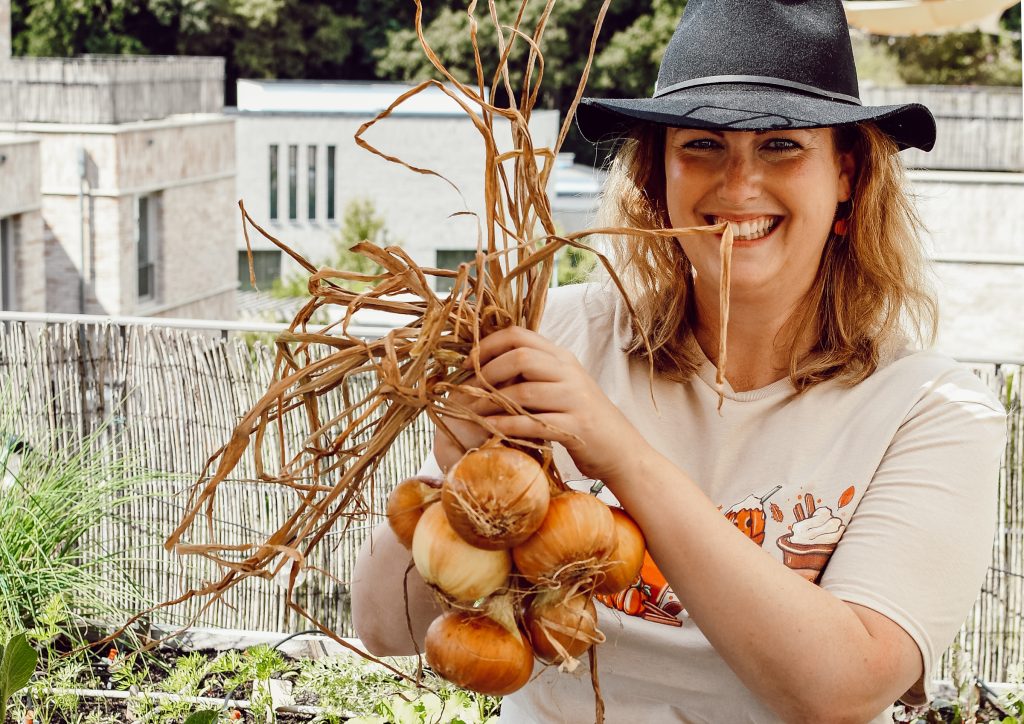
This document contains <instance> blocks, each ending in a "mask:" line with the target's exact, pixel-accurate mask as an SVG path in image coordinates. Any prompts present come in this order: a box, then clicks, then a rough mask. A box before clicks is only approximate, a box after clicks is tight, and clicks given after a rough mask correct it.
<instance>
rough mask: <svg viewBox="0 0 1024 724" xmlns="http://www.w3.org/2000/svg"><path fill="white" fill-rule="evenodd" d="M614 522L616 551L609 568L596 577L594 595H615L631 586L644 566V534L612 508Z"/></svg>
mask: <svg viewBox="0 0 1024 724" xmlns="http://www.w3.org/2000/svg"><path fill="white" fill-rule="evenodd" d="M609 510H611V512H612V519H613V521H614V522H615V547H614V548H613V549H612V553H611V555H610V556H608V565H607V567H605V568H604V570H603V571H602V572H601V574H602V575H600V576H598V577H597V584H596V585H595V587H594V593H603V594H608V595H612V594H615V593H618V592H619V591H621V590H623V589H625V588H626V587H628V586H630V585H632V583H633V582H634V581H636V579H637V576H639V575H640V568H641V566H643V564H644V551H645V550H646V549H647V542H646V541H645V540H644V534H643V531H641V530H640V526H638V525H637V524H636V521H634V520H633V519H632V518H630V517H629V513H627V512H626V511H624V510H623V509H622V508H609Z"/></svg>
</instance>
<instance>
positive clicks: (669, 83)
mask: <svg viewBox="0 0 1024 724" xmlns="http://www.w3.org/2000/svg"><path fill="white" fill-rule="evenodd" d="M859 94H860V91H859V89H858V85H857V69H856V67H855V66H854V62H853V48H852V46H851V44H850V32H849V28H848V26H847V24H846V15H845V13H844V11H843V6H842V3H841V2H840V0H689V2H688V3H687V4H686V10H685V11H684V12H683V17H682V19H681V20H680V21H679V25H678V27H677V28H676V31H675V33H674V34H673V36H672V40H671V41H670V42H669V44H668V47H667V48H666V49H665V57H664V59H663V60H662V62H661V69H660V70H659V71H658V82H657V85H656V86H655V90H654V95H653V96H652V97H651V98H584V99H583V101H582V104H581V105H580V107H579V109H578V113H577V123H578V124H579V127H580V130H581V131H582V132H583V135H584V136H585V137H586V138H588V139H589V140H591V141H595V142H596V141H600V140H601V139H603V138H606V137H608V136H618V135H621V134H623V133H625V132H626V131H628V129H629V128H630V127H631V126H633V125H635V124H636V123H637V122H646V123H655V124H659V125H665V126H677V127H686V128H711V129H716V130H730V131H764V130H771V129H780V128H821V127H824V126H841V125H846V124H851V123H861V122H864V121H872V122H874V123H875V124H876V125H877V126H878V127H879V128H880V129H881V130H882V131H883V132H884V133H886V134H888V135H889V137H891V138H892V139H893V140H894V141H895V142H896V144H897V145H898V146H899V147H900V148H901V149H903V148H909V147H911V146H913V147H915V148H920V149H922V150H924V151H930V150H931V148H932V146H933V145H935V119H934V118H933V117H932V114H931V112H930V111H929V110H928V109H927V108H925V107H924V106H923V105H920V104H918V103H910V104H907V105H895V106H873V107H872V106H865V105H863V104H861V102H860V95H859Z"/></svg>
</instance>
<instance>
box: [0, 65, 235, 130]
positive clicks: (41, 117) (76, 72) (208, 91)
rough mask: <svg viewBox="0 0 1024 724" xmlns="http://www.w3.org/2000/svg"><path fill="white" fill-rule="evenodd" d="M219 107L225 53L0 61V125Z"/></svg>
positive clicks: (148, 116)
mask: <svg viewBox="0 0 1024 724" xmlns="http://www.w3.org/2000/svg"><path fill="white" fill-rule="evenodd" d="M223 108H224V59H223V58H205V57H184V56H182V57H175V56H144V55H139V56H120V55H108V56H103V55H96V56H82V57H77V58H29V57H18V58H12V59H11V60H10V62H7V63H0V123H89V124H92V123H103V124H106V123H128V122H131V121H145V120H153V119H158V118H166V117H167V116H170V115H174V114H179V113H219V112H220V111H221V110H223Z"/></svg>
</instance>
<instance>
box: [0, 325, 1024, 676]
mask: <svg viewBox="0 0 1024 724" xmlns="http://www.w3.org/2000/svg"><path fill="white" fill-rule="evenodd" d="M15 317H16V315H11V314H5V315H3V317H2V318H0V325H2V326H0V385H7V386H8V387H9V389H10V390H13V391H15V392H16V393H17V394H19V395H20V397H19V398H18V401H17V404H16V405H15V407H16V410H15V411H14V414H15V415H16V419H17V420H18V425H19V430H20V433H21V435H22V437H23V438H24V439H25V440H27V441H28V442H29V444H39V445H46V444H56V445H58V447H74V446H76V445H78V444H79V441H81V440H82V439H84V437H85V436H86V435H88V434H89V433H91V432H94V431H96V430H101V431H102V435H101V437H100V442H99V444H98V446H97V449H96V452H97V454H98V455H104V456H110V459H114V457H115V456H116V457H123V456H132V458H133V460H134V463H135V464H136V465H138V466H139V468H140V469H143V470H148V471H156V472H155V474H154V475H153V477H152V479H151V480H150V481H149V482H148V483H147V486H148V487H147V488H146V490H145V491H144V493H145V495H144V496H143V497H142V498H141V499H139V500H136V501H134V502H132V503H131V506H132V507H131V509H130V514H129V515H128V516H127V518H126V519H123V520H106V521H103V522H102V524H100V525H99V526H98V528H97V536H98V537H99V539H100V541H101V542H102V543H103V544H104V545H105V546H108V547H109V548H111V549H117V550H120V551H122V552H123V555H122V557H121V560H120V563H119V564H118V565H119V566H121V567H122V568H123V569H125V570H128V571H130V573H131V575H132V576H133V577H134V579H135V581H136V583H137V584H138V595H137V597H136V598H133V599H131V600H119V601H117V603H119V604H121V605H124V606H127V607H130V608H132V609H134V610H139V609H141V608H143V607H145V605H146V604H147V603H148V602H149V601H150V600H153V601H158V600H159V601H162V600H168V599H171V598H174V597H176V596H177V595H178V594H180V593H181V592H182V591H183V590H185V588H186V587H188V586H190V585H195V584H197V583H200V582H202V581H206V580H214V579H216V578H219V575H217V574H218V571H216V570H213V568H212V566H210V565H202V564H199V563H187V562H185V563H183V562H182V561H181V560H180V559H178V558H177V557H176V556H172V555H171V554H169V553H167V552H165V551H164V550H163V548H162V545H161V544H162V542H163V540H164V539H165V537H166V535H167V533H168V532H169V531H170V530H171V529H172V528H173V527H174V526H175V525H176V524H177V522H178V521H179V520H180V518H181V514H182V512H183V510H184V509H185V505H186V503H187V499H188V495H189V491H190V488H191V486H192V483H193V482H194V481H195V477H196V475H197V473H198V471H199V470H200V469H201V468H202V467H203V465H204V464H205V462H206V460H207V459H208V457H209V456H210V454H211V453H213V452H214V451H215V450H217V449H218V448H219V447H220V446H221V445H222V444H223V443H224V442H225V441H226V440H227V439H228V438H229V436H230V433H231V431H232V430H233V429H234V426H235V423H236V421H237V420H238V418H239V416H240V415H242V414H243V413H244V412H245V411H246V410H248V409H249V407H250V406H251V405H252V404H253V403H254V402H255V401H256V399H257V398H258V396H259V395H260V393H261V392H262V391H263V390H265V389H266V386H267V384H268V382H269V381H270V378H271V373H272V369H273V350H272V349H270V348H268V347H267V346H266V345H264V344H261V343H260V342H258V341H257V342H254V340H253V338H252V335H248V336H245V335H241V336H239V335H230V334H228V333H226V332H223V333H221V332H216V331H215V332H212V333H210V332H206V333H203V332H197V331H196V330H188V329H175V328H167V327H160V326H155V325H148V324H138V323H115V322H111V321H107V322H102V323H99V322H96V323H40V322H28V321H19V320H17V319H16V318H15ZM973 367H974V368H975V369H976V371H977V373H978V374H979V375H980V376H981V377H982V378H983V379H985V380H986V381H987V382H988V383H989V384H990V385H991V387H992V389H993V390H994V391H996V392H997V393H998V394H999V395H1000V398H1001V399H1002V400H1003V401H1004V403H1005V404H1006V406H1007V408H1008V409H1009V410H1010V413H1011V414H1010V416H1009V421H1008V425H1009V432H1010V434H1009V442H1008V445H1007V448H1006V453H1005V457H1004V461H1003V465H1002V469H1001V472H1000V479H999V501H1000V502H999V506H1000V507H999V532H998V534H997V536H996V538H995V541H994V544H993V549H992V564H991V567H990V569H989V571H988V575H987V577H986V580H985V585H984V588H983V590H982V592H981V595H980V596H979V598H978V600H977V602H976V604H975V606H974V608H973V610H972V612H971V614H970V616H969V618H968V620H967V622H966V623H965V625H964V627H963V629H962V630H961V632H960V634H959V635H958V638H957V645H958V646H959V647H961V648H962V649H963V650H964V652H965V653H966V655H967V656H968V657H969V659H970V660H971V661H972V662H973V665H974V667H975V668H976V670H977V673H978V675H979V676H981V677H982V678H983V679H987V680H992V681H1002V680H1006V679H1007V677H1008V674H1009V672H1010V671H1011V670H1012V668H1013V667H1014V666H1015V665H1017V664H1021V663H1024V627H1022V618H1024V412H1022V393H1021V381H1022V380H1021V372H1022V365H1021V364H1020V361H1015V362H1014V363H1012V364H1010V363H999V362H987V363H977V364H974V365H973ZM362 384H364V382H363V381H362V380H355V381H353V382H352V383H351V385H350V386H349V388H348V390H347V392H348V393H355V394H358V393H359V392H360V390H359V389H358V388H359V386H360V385H362ZM345 392H346V390H339V391H338V393H337V395H336V398H335V399H333V400H327V402H326V404H327V406H328V408H330V407H331V406H333V407H334V408H335V409H334V410H330V409H325V410H324V411H323V413H324V416H325V419H326V417H327V415H328V413H330V412H337V411H338V410H340V409H342V405H343V394H344V393H345ZM277 434H278V432H277V431H272V432H271V433H270V434H269V435H268V440H267V442H266V444H267V448H266V450H267V451H268V454H270V453H272V451H273V450H274V449H275V447H276V446H277V445H278V444H279V443H280V441H281V440H280V438H278V437H276V436H277ZM283 434H284V436H285V437H286V438H289V442H294V441H297V440H298V436H299V435H300V434H301V431H299V430H296V429H291V428H289V427H286V428H285V429H284V430H283ZM429 443H430V430H429V429H428V427H427V423H426V422H425V421H421V422H417V423H416V424H415V425H414V426H413V427H412V428H411V429H409V430H408V431H406V432H405V433H404V434H403V436H402V437H401V438H400V439H399V441H398V443H397V444H396V445H395V446H394V448H393V449H392V451H391V453H390V454H389V456H388V458H387V460H386V461H385V463H384V464H383V465H382V467H381V468H380V471H379V473H378V475H377V477H376V479H375V485H374V489H373V490H372V493H371V497H372V499H373V501H374V502H375V504H376V506H377V510H383V507H384V506H383V503H384V500H385V499H386V496H387V493H388V492H389V490H390V485H392V484H394V483H395V482H397V481H399V480H401V479H402V478H404V477H406V476H407V475H410V474H412V473H414V472H415V471H416V469H417V467H418V466H419V464H420V461H421V460H422V459H423V457H424V456H425V455H426V453H427V451H428V449H429ZM218 495H219V496H222V497H219V500H218V505H217V515H216V517H215V519H214V520H213V521H212V524H213V526H214V527H215V529H216V531H217V538H218V539H219V540H220V541H221V542H227V543H231V542H239V543H241V542H243V540H245V539H249V540H251V536H250V535H248V534H251V533H252V532H253V531H256V532H259V533H261V534H267V533H269V532H271V531H273V530H276V529H277V527H278V525H279V523H280V521H281V520H283V517H284V516H285V515H286V514H287V512H288V511H290V510H291V508H292V507H293V504H294V496H295V495H296V494H295V493H294V492H293V491H290V490H288V489H286V488H282V487H279V486H275V485H269V484H265V483H260V482H256V481H255V470H254V469H253V464H252V461H251V456H246V457H245V458H243V461H242V462H241V463H240V464H239V466H238V467H237V468H236V471H235V476H234V477H233V478H232V479H231V480H230V481H228V482H227V483H225V484H223V485H221V487H220V488H219V489H218ZM367 502H369V501H367ZM370 525H372V522H370V523H365V524H361V525H358V526H355V525H353V526H350V527H349V528H348V529H346V530H340V531H337V532H335V533H333V534H332V535H331V537H330V538H329V539H327V540H326V541H325V542H324V544H322V545H321V546H320V547H319V549H318V550H317V551H316V552H315V554H314V555H313V557H312V558H311V559H309V560H307V564H308V565H311V566H315V567H318V568H321V569H322V570H324V571H327V572H328V573H330V576H322V575H317V576H310V577H309V579H308V580H307V581H306V582H305V583H304V584H303V585H302V586H300V587H299V588H298V590H297V595H296V600H297V602H298V603H299V604H300V605H302V606H303V607H304V608H306V609H307V610H308V611H309V612H310V613H312V614H313V615H315V616H316V617H317V618H318V619H319V620H320V621H322V622H324V623H325V624H327V625H329V626H332V627H333V628H334V629H335V630H337V631H338V632H339V633H342V634H343V635H352V634H353V632H352V628H351V621H350V617H349V609H348V586H347V576H348V572H349V571H351V569H352V566H353V562H354V560H355V556H356V553H357V552H358V550H359V547H360V546H361V545H362V543H363V541H364V540H365V539H366V537H367V534H368V532H369V527H370ZM936 534H937V535H941V531H936ZM196 535H199V536H200V537H201V536H202V535H203V526H197V527H196ZM193 542H204V541H203V540H196V539H193ZM949 585H950V586H951V587H952V586H957V585H961V584H960V582H959V581H957V580H955V579H951V580H950V581H949ZM195 611H196V609H195V608H194V607H193V608H181V607H179V608H178V609H175V610H165V611H159V612H156V613H154V615H153V617H152V621H153V622H154V623H161V624H171V625H174V624H177V623H180V622H182V621H183V620H185V618H186V617H187V616H189V615H190V614H192V613H195ZM199 623H202V624H205V625H211V626H220V627H225V628H241V629H258V630H265V631H278V632H291V631H295V630H298V629H299V628H305V627H306V625H305V624H304V623H303V622H302V621H301V620H299V618H298V616H297V615H296V614H295V613H294V612H293V611H290V610H289V609H288V608H287V607H286V606H285V603H284V588H283V586H282V584H281V583H278V582H275V581H274V580H267V579H249V580H247V581H246V582H244V583H243V584H241V585H239V586H237V587H236V588H234V589H233V590H232V591H231V592H230V593H229V594H228V595H227V596H226V598H225V600H224V601H223V603H222V604H219V605H217V606H215V607H212V608H211V609H209V610H208V611H206V612H205V613H204V614H203V615H202V616H201V617H200V619H199ZM950 666H951V661H950V654H949V652H947V654H946V656H945V657H944V659H943V664H942V667H941V669H940V672H939V674H940V675H943V674H945V675H948V673H949V670H950Z"/></svg>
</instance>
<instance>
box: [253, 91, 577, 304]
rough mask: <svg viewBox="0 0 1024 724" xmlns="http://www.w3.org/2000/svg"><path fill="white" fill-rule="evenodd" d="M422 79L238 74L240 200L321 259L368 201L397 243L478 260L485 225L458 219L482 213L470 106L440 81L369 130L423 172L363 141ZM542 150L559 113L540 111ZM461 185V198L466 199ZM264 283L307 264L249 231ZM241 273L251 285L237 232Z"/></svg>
mask: <svg viewBox="0 0 1024 724" xmlns="http://www.w3.org/2000/svg"><path fill="white" fill-rule="evenodd" d="M411 87H412V86H411V85H407V84H401V83H370V82H321V81H253V80H240V81H238V107H237V110H236V115H235V123H236V129H237V132H236V136H235V143H236V156H237V159H238V196H239V197H240V198H241V199H243V201H244V202H245V206H246V209H247V211H248V212H249V213H250V215H251V216H252V217H253V218H254V219H255V220H256V221H257V222H258V223H259V224H260V225H261V226H264V228H266V229H267V231H268V232H270V233H271V234H272V235H274V236H275V237H277V238H278V239H280V240H281V241H283V242H284V243H286V244H288V245H289V246H291V247H293V248H294V249H295V250H297V251H299V252H300V253H301V254H303V255H304V256H305V257H306V258H308V259H309V260H310V261H312V262H313V263H315V264H322V263H323V262H325V261H327V260H328V259H329V258H330V257H331V255H332V253H333V242H332V240H333V239H334V238H336V237H337V235H338V232H339V229H340V222H341V219H342V216H343V214H344V210H345V207H346V205H347V204H348V203H350V202H351V201H353V200H356V199H368V200H369V201H371V202H372V203H373V204H374V206H375V207H376V211H377V213H378V214H379V215H380V216H382V217H383V219H384V221H385V224H386V228H387V235H388V236H387V241H388V242H389V243H398V244H400V245H401V246H402V247H403V248H404V249H405V250H406V252H408V253H409V255H410V256H411V257H412V258H413V259H414V260H415V261H416V262H417V263H418V264H420V265H421V266H428V267H434V266H438V267H446V268H455V267H456V266H457V265H458V264H459V263H460V262H462V261H465V260H467V259H470V258H472V255H473V254H474V252H475V250H476V245H477V237H478V232H477V222H476V220H475V219H474V218H473V217H470V216H453V214H458V213H459V212H464V211H467V210H468V211H473V212H477V213H480V212H482V210H483V197H484V189H483V164H484V146H483V142H482V140H481V137H480V134H479V132H478V131H477V130H476V128H475V127H474V125H473V123H472V121H471V119H470V118H469V117H468V116H467V114H466V113H465V112H464V111H463V110H462V109H461V108H460V107H459V106H458V105H457V104H456V103H455V102H454V101H452V100H451V99H450V98H449V97H448V96H446V95H445V94H444V93H443V92H442V91H440V90H439V89H437V88H431V89H428V90H427V91H425V92H423V93H421V94H420V95H417V96H415V97H413V98H411V99H410V100H409V101H408V102H406V103H403V104H402V105H401V106H399V107H398V108H397V109H396V110H395V112H394V113H393V114H392V115H391V116H389V117H388V118H386V119H384V120H382V121H381V122H379V123H378V124H377V125H375V126H373V127H372V128H370V129H369V131H367V132H366V134H365V135H364V139H365V140H366V141H368V142H369V143H370V144H372V145H373V146H375V147H377V148H378V149H380V150H381V151H382V152H384V153H386V154H388V155H391V156H395V157H397V158H400V159H401V160H403V161H405V162H406V163H409V164H411V165H413V166H417V167H420V168H426V169H431V170H433V171H436V172H437V173H439V174H442V175H443V176H445V178H447V179H448V180H450V181H451V182H452V184H454V185H455V186H456V187H457V188H458V190H459V192H456V191H455V190H454V189H453V188H452V187H451V186H449V185H448V184H447V183H445V182H444V181H443V180H441V179H439V178H437V177H436V176H427V175H421V174H417V173H414V172H412V171H410V170H408V169H406V168H403V167H401V166H399V165H397V164H394V163H390V162H388V161H385V160H384V159H382V158H379V157H378V156H375V155H373V154H372V153H370V152H368V151H366V150H364V149H363V148H360V147H359V146H358V145H357V144H356V142H355V140H354V136H355V133H356V131H357V130H358V129H359V127H360V126H361V125H362V124H364V123H366V122H367V121H370V120H371V119H373V118H374V117H375V116H376V115H377V114H378V113H379V112H380V111H382V110H383V109H385V108H386V107H388V106H389V105H390V104H391V103H392V102H393V101H394V100H395V99H396V98H397V97H398V96H399V95H400V94H401V93H403V92H405V91H407V90H409V89H410V88H411ZM495 127H496V135H497V138H498V143H499V145H500V146H501V147H502V148H505V149H508V148H511V142H510V133H509V129H508V123H507V122H505V121H502V120H498V121H496V122H495ZM531 132H532V134H533V140H534V143H535V145H536V146H538V147H542V146H543V147H550V146H552V145H553V144H554V141H555V139H556V137H557V134H558V112H557V111H535V112H534V114H533V117H532V122H531ZM460 192H461V195H460ZM250 239H251V241H252V243H253V252H254V259H255V263H256V267H257V283H258V285H259V286H260V288H261V289H263V288H265V286H269V283H270V281H271V280H272V279H273V278H275V277H276V276H278V275H280V274H282V273H283V274H284V275H285V276H287V275H289V274H291V273H293V272H294V271H297V270H298V266H297V265H296V264H295V263H294V262H293V261H292V260H291V259H289V258H287V257H283V256H282V254H281V253H280V252H279V251H278V249H277V247H276V246H275V245H274V244H273V243H271V242H269V241H267V240H266V239H263V238H262V237H260V236H259V234H250ZM237 242H238V253H239V260H238V268H239V281H240V282H242V284H243V286H245V285H247V283H248V266H247V262H246V260H245V243H244V240H243V238H242V232H241V227H240V225H239V227H238V232H237Z"/></svg>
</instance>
